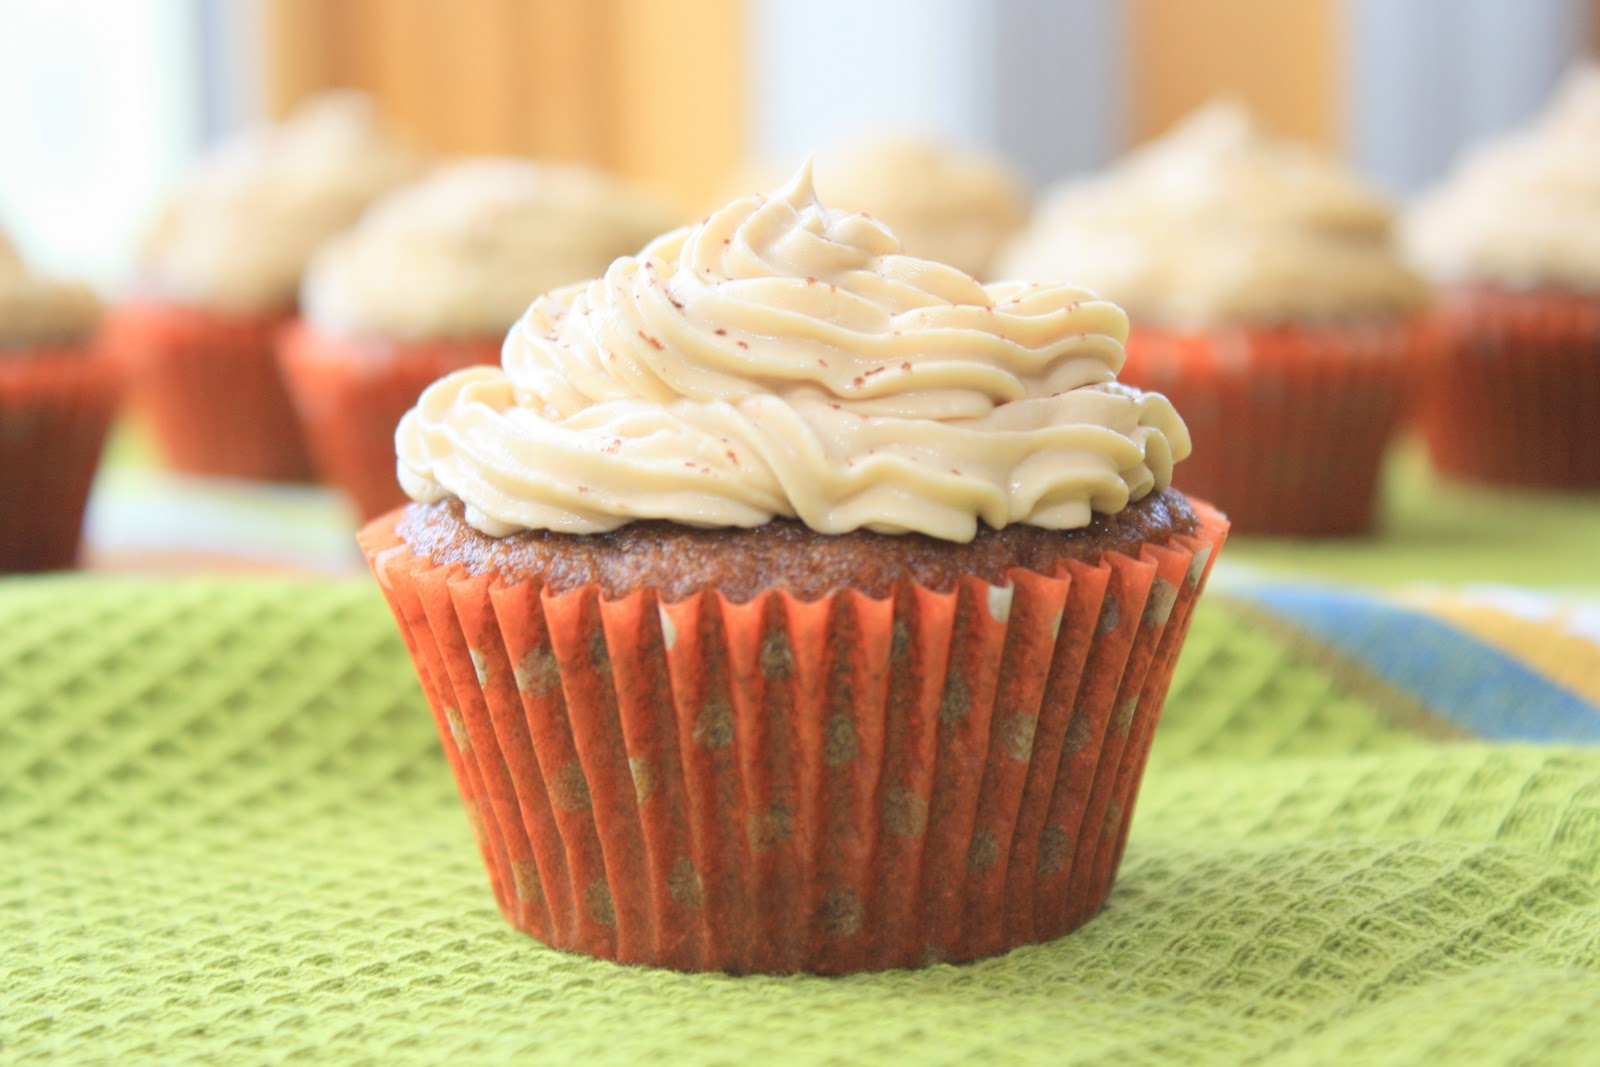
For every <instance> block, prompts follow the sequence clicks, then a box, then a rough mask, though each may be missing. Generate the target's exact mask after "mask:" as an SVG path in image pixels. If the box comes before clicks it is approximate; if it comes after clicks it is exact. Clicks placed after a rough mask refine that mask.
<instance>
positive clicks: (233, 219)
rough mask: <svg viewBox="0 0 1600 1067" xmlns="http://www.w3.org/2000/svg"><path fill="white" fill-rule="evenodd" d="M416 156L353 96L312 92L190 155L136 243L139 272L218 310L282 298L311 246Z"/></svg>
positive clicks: (405, 174)
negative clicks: (273, 121) (191, 166)
mask: <svg viewBox="0 0 1600 1067" xmlns="http://www.w3.org/2000/svg"><path fill="white" fill-rule="evenodd" d="M418 166H419V163H418V160H417V159H416V158H415V157H414V156H413V155H412V154H411V153H409V152H407V151H405V150H404V149H402V148H400V147H398V146H397V145H395V144H394V143H392V142H391V141H390V140H389V139H388V138H387V136H386V135H385V134H384V132H383V131H382V130H381V129H380V128H379V125H378V123H377V120H376V118H375V116H374V114H373V109H372V105H371V103H370V101H368V99H367V98H366V97H365V96H362V95H361V94H359V93H354V92H337V93H328V94H325V95H323V96H319V97H316V98H314V99H312V100H310V101H307V102H306V103H304V104H302V105H301V106H300V107H299V108H298V109H296V111H295V112H294V113H293V114H292V115H290V116H289V118H288V119H287V120H285V121H284V122H283V123H281V124H279V125H276V126H265V127H261V128H258V129H254V130H250V131H247V132H245V133H242V134H240V135H238V136H236V137H233V138H231V139H230V140H228V141H226V142H225V143H223V144H222V145H221V146H220V147H219V148H218V149H217V150H216V151H215V152H213V153H211V154H210V155H209V156H207V157H206V158H205V159H204V160H202V161H201V162H200V164H199V165H198V166H197V167H196V168H195V170H194V172H193V173H192V174H190V175H189V177H188V179H187V180H186V181H185V182H184V183H183V184H182V185H181V186H180V187H179V189H178V191H177V193H176V195H175V196H174V197H173V198H172V200H171V202H170V203H169V204H168V205H167V207H166V209H165V211H164V212H163V213H162V214H161V216H160V218H159V219H158V220H157V222H156V225H155V228H154V229H153V230H152V232H151V233H150V234H149V236H148V238H147V240H146V242H145V246H144V248H143V250H142V256H141V270H142V274H143V281H144V283H145V284H146V285H148V286H149V287H150V288H151V289H152V290H153V291H155V292H156V293H158V294H160V295H162V296H163V297H166V298H169V299H174V300H178V301H181V302H183V303H188V304H194V305H199V306H202V307H209V308H215V309H218V310H224V311H234V312H254V311H269V310H277V309H280V308H286V307H292V306H293V305H294V300H295V290H296V289H297V288H298V287H299V285H300V276H301V274H302V272H303V271H304V270H305V266H306V262H307V261H308V260H309V259H310V258H311V254H312V252H314V251H315V250H316V248H317V246H318V245H320V244H322V242H324V241H326V240H327V239H328V238H329V237H331V236H333V235H334V234H335V233H337V232H338V231H340V230H342V229H344V228H345V227H346V226H348V225H350V224H351V223H352V222H354V221H355V220H356V217H357V216H358V215H360V214H361V211H362V209H363V208H365V207H366V206H367V204H368V203H370V202H371V201H372V200H373V199H374V198H376V197H377V196H379V195H381V194H383V193H385V192H387V191H389V190H390V189H392V188H394V187H395V186H396V185H399V184H400V183H402V182H404V181H406V180H408V179H409V178H411V177H413V176H414V175H415V174H416V173H417V169H418Z"/></svg>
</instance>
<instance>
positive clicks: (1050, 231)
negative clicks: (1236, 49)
mask: <svg viewBox="0 0 1600 1067" xmlns="http://www.w3.org/2000/svg"><path fill="white" fill-rule="evenodd" d="M1392 220H1393V216H1392V213H1391V211H1390V208H1389V205H1388V204H1387V203H1386V202H1385V201H1384V200H1383V199H1382V198H1381V197H1380V196H1378V195H1377V194H1376V193H1375V192H1373V191H1371V190H1369V189H1368V188H1367V187H1365V186H1364V185H1362V184H1361V183H1360V182H1358V181H1357V180H1356V179H1355V178H1353V177H1351V176H1350V175H1348V174H1347V173H1345V172H1344V171H1343V170H1342V169H1340V168H1338V167H1335V166H1333V165H1332V164H1330V163H1329V162H1328V161H1326V160H1325V159H1323V158H1322V157H1320V156H1319V155H1318V154H1317V153H1316V152H1314V151H1313V150H1312V149H1311V148H1310V147H1308V146H1306V145H1302V144H1299V143H1296V142H1292V141H1286V140H1281V139H1278V138H1274V137H1270V136H1268V135H1267V134H1266V133H1264V132H1263V131H1262V130H1261V129H1260V127H1259V126H1257V124H1256V123H1255V121H1254V120H1253V119H1252V118H1251V116H1250V114H1249V113H1248V112H1247V111H1246V110H1244V109H1243V108H1242V107H1239V106H1237V105H1235V104H1231V103H1217V104H1212V105H1211V106H1209V107H1206V108H1204V109H1202V110H1201V111H1199V112H1197V113H1196V114H1194V115H1193V116H1191V117H1190V118H1189V119H1187V120H1186V121H1184V122H1183V123H1181V124H1179V125H1178V126H1177V127H1176V128H1175V129H1173V130H1172V131H1171V132H1169V133H1168V134H1167V135H1166V136H1164V137H1162V138H1160V139H1158V140H1156V141H1153V142H1151V143H1150V144H1148V145H1146V146H1144V147H1143V148H1141V149H1139V150H1137V151H1135V152H1133V153H1130V154H1129V155H1128V156H1127V157H1126V158H1125V159H1123V160H1122V161H1121V162H1120V163H1118V164H1117V165H1115V166H1114V167H1112V168H1111V169H1110V170H1109V171H1107V172H1106V173H1104V174H1102V175H1098V176H1096V177H1093V178H1090V179H1086V180H1080V181H1075V182H1071V183H1068V184H1065V185H1062V186H1059V187H1058V188H1057V189H1056V190H1055V191H1053V192H1052V193H1051V194H1049V195H1048V197H1047V199H1046V203H1045V205H1044V206H1043V208H1042V209H1041V210H1040V211H1039V213H1038V215H1037V216H1036V218H1035V221H1034V223H1033V225H1031V226H1030V227H1029V228H1028V230H1027V231H1026V232H1025V233H1024V234H1023V235H1021V236H1020V237H1019V238H1018V239H1017V240H1016V241H1015V242H1014V243H1013V244H1012V245H1011V246H1010V247H1008V248H1007V249H1006V250H1005V252H1004V253H1002V255H1001V257H1000V260H999V262H998V263H997V269H996V272H995V273H996V274H998V275H1000V276H1016V277H1036V278H1067V279H1071V280H1073V281H1076V282H1081V283H1083V284H1087V285H1092V286H1094V287H1095V288H1096V289H1097V290H1099V291H1100V292H1102V293H1104V294H1105V295H1106V296H1107V297H1108V298H1110V299H1112V300H1115V301H1117V302H1118V303H1120V304H1122V305H1123V306H1124V307H1126V308H1127V309H1128V313H1129V315H1131V316H1132V317H1133V319H1134V321H1135V322H1149V323H1153V324H1160V325H1166V326H1173V327H1178V328H1195V327H1198V328H1206V327H1213V326H1219V325H1230V324H1256V323H1271V322H1279V321H1298V322H1305V321H1321V320H1329V319H1340V318H1349V317H1358V316H1359V317H1367V316H1373V315H1389V314H1395V313H1401V312H1406V311H1409V310H1412V309H1414V308H1416V307H1417V306H1419V305H1420V304H1421V303H1422V302H1423V301H1424V300H1425V299H1426V296H1427V290H1426V287H1425V285H1424V284H1423V282H1422V281H1421V279H1420V278H1418V277H1417V276H1416V275H1415V274H1414V273H1412V272H1411V271H1410V270H1409V269H1408V268H1407V267H1406V266H1405V265H1404V264H1403V263H1402V262H1401V260H1400V258H1399V255H1398V253H1397V252H1396V250H1395V249H1394V247H1393V244H1392V241H1391V239H1390V238H1391V226H1392Z"/></svg>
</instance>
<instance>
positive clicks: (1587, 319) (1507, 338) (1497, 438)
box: [1418, 288, 1600, 489]
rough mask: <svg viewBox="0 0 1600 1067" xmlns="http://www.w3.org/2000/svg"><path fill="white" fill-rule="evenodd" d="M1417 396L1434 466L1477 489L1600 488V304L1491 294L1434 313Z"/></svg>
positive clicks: (1480, 292)
mask: <svg viewBox="0 0 1600 1067" xmlns="http://www.w3.org/2000/svg"><path fill="white" fill-rule="evenodd" d="M1437 319H1438V324H1439V330H1440V333H1441V335H1442V336H1443V338H1444V353H1445V354H1444V357H1443V358H1444V364H1443V367H1442V369H1441V371H1440V372H1439V373H1438V374H1435V375H1431V376H1430V377H1429V379H1428V382H1427V388H1426V390H1425V391H1423V393H1422V394H1421V396H1420V398H1419V418H1418V421H1419V422H1420V423H1421V425H1422V429H1423V432H1424V434H1425V435H1426V437H1427V441H1428V446H1429V450H1430V452H1431V453H1432V456H1433V462H1434V465H1435V466H1437V467H1438V468H1439V469H1440V470H1441V471H1443V472H1444V473H1446V474H1450V475H1454V476H1456V477H1461V478H1469V479H1473V480H1477V481H1485V482H1497V483H1505V484H1511V485H1526V486H1540V487H1545V488H1553V489H1600V296H1596V295H1594V294H1581V293H1560V292H1546V293H1541V292H1517V291H1510V290H1494V289H1487V288H1471V289H1462V290H1460V291H1457V292H1454V293H1451V294H1448V295H1447V296H1446V297H1445V298H1444V299H1443V300H1441V301H1440V305H1439V308H1438V311H1437Z"/></svg>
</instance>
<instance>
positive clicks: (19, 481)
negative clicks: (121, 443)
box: [0, 345, 119, 571]
mask: <svg viewBox="0 0 1600 1067" xmlns="http://www.w3.org/2000/svg"><path fill="white" fill-rule="evenodd" d="M118 395H119V381H118V376H117V369H116V367H114V366H113V365H112V364H111V362H110V361H109V360H108V359H106V358H105V356H104V355H103V354H102V353H100V352H99V351H97V350H95V349H93V348H92V347H86V346H81V345H79V346H56V347H47V346H40V347H30V348H27V349H14V348H13V349H6V350H3V351H0V571H41V570H57V569H61V568H66V567H71V566H72V565H73V564H74V563H76V561H77V558H78V546H79V541H80V539H81V536H82V530H83V512H84V507H85V505H86V504H87V503H88V499H89V486H90V484H91V483H92V482H93V481H94V473H95V469H96V468H97V467H98V466H99V465H100V453H101V450H102V448H103V446H104V445H105V439H106V430H107V428H108V427H109V426H110V425H111V419H112V416H113V415H114V414H115V413H116V408H117V399H118Z"/></svg>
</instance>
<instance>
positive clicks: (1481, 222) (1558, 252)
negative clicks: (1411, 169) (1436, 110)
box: [1403, 65, 1600, 292]
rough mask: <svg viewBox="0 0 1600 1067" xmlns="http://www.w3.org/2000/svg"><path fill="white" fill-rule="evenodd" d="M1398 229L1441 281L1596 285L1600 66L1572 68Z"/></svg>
mask: <svg viewBox="0 0 1600 1067" xmlns="http://www.w3.org/2000/svg"><path fill="white" fill-rule="evenodd" d="M1403 235H1404V243H1405V247H1406V250H1407V251H1408V253H1409V254H1410V255H1411V257H1412V259H1413V261H1414V262H1416V263H1417V264H1418V265H1419V266H1420V267H1421V268H1422V269H1423V270H1424V271H1425V272H1426V273H1427V274H1428V275H1430V276H1431V277H1434V278H1437V279H1439V280H1441V281H1447V282H1491V283H1494V284H1499V285H1506V286H1510V287H1513V288H1528V287H1535V286H1554V287H1557V288H1567V289H1575V290H1579V291H1586V292H1593V291H1596V290H1600V66H1593V65H1591V66H1587V67H1582V68H1579V69H1577V70H1574V71H1573V72H1572V73H1571V74H1569V75H1568V76H1567V78H1566V79H1565V81H1564V82H1563V84H1562V85H1561V87H1560V88H1559V89H1558V91H1557V92H1556V94H1555V97H1554V99H1553V101H1552V102H1551V104H1550V106H1549V107H1548V109H1547V110H1546V111H1545V113H1544V114H1543V115H1541V116H1540V117H1539V118H1538V120H1537V121H1535V122H1534V123H1533V124H1532V125H1531V126H1530V127H1529V128H1528V129H1525V130H1521V131H1518V132H1516V133H1514V134H1511V135H1509V136H1507V137H1504V138H1502V139H1500V140H1497V141H1494V142H1492V143H1490V144H1487V145H1485V146H1483V147H1481V148H1479V149H1477V150H1476V151H1474V152H1471V153H1469V154H1468V155H1467V156H1466V157H1465V158H1464V159H1463V160H1462V161H1461V163H1460V164H1459V165H1458V166H1457V168H1456V169H1455V171H1454V172H1453V173H1452V174H1451V176H1450V177H1449V178H1448V179H1447V180H1446V181H1445V182H1444V184H1443V185H1442V186H1441V187H1440V188H1438V189H1437V190H1435V191H1434V192H1433V193H1431V194H1430V195H1428V196H1426V197H1424V198H1423V199H1422V200H1421V201H1419V202H1418V204H1417V205H1416V206H1415V207H1414V208H1413V210H1412V211H1411V213H1410V214H1409V215H1408V216H1407V218H1406V222H1405V226H1404V230H1403Z"/></svg>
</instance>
